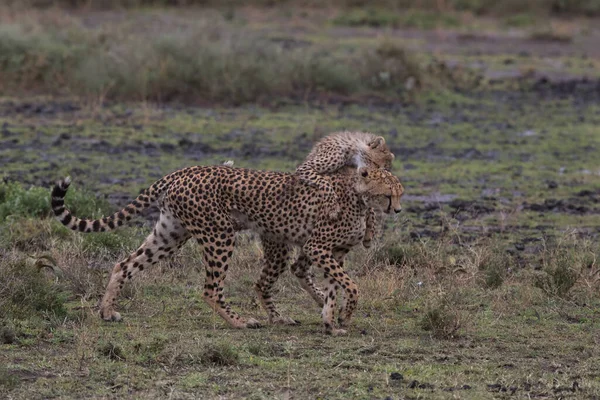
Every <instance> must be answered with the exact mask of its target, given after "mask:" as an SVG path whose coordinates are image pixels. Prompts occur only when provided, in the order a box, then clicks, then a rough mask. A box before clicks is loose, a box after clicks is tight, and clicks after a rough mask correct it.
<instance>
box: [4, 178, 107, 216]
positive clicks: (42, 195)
mask: <svg viewBox="0 0 600 400" xmlns="http://www.w3.org/2000/svg"><path fill="white" fill-rule="evenodd" d="M65 204H66V205H67V207H68V208H69V209H70V210H71V211H72V212H73V213H74V214H75V215H77V216H79V217H86V218H96V217H99V216H102V215H106V214H108V213H110V210H111V208H112V207H111V206H110V204H109V203H108V202H107V201H106V200H104V199H99V198H96V196H94V195H93V194H92V193H90V192H87V191H83V190H77V189H75V190H73V189H71V190H69V192H68V193H67V196H66V198H65ZM50 216H52V208H51V206H50V189H49V188H41V187H37V186H32V187H30V188H28V189H25V187H23V185H22V184H20V183H17V182H2V183H0V222H4V221H5V220H6V219H7V218H9V217H10V218H15V217H32V218H47V217H50Z"/></svg>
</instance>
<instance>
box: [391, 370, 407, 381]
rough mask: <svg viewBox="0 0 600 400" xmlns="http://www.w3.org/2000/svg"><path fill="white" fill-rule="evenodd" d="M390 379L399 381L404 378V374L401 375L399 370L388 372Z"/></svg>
mask: <svg viewBox="0 0 600 400" xmlns="http://www.w3.org/2000/svg"><path fill="white" fill-rule="evenodd" d="M390 379H391V380H393V381H401V380H403V379H404V376H402V374H401V373H399V372H392V373H391V374H390Z"/></svg>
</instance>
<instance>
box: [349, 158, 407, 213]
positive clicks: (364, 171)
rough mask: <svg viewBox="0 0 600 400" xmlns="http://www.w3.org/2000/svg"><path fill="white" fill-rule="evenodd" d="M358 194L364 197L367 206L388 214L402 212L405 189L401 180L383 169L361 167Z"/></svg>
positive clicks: (357, 186)
mask: <svg viewBox="0 0 600 400" xmlns="http://www.w3.org/2000/svg"><path fill="white" fill-rule="evenodd" d="M355 190H356V192H357V193H360V194H362V195H363V198H364V199H365V201H366V203H367V205H369V206H370V207H373V208H375V209H379V210H381V211H383V212H384V213H386V214H390V213H391V212H392V211H394V212H395V213H399V212H400V211H402V205H401V204H400V198H401V197H402V194H403V193H404V188H403V187H402V184H401V183H400V180H399V179H398V178H397V177H395V176H394V175H392V174H391V173H390V172H388V171H386V170H383V169H373V168H368V167H361V168H359V169H358V177H357V182H356V186H355Z"/></svg>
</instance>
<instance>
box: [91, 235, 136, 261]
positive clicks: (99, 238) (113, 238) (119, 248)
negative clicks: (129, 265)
mask: <svg viewBox="0 0 600 400" xmlns="http://www.w3.org/2000/svg"><path fill="white" fill-rule="evenodd" d="M82 240H83V251H85V252H86V253H90V254H92V255H95V256H98V255H101V254H103V253H107V254H106V255H107V256H108V257H109V258H111V259H112V258H114V257H115V256H116V255H117V254H119V253H121V252H123V251H131V250H133V249H134V247H135V246H136V245H139V244H140V243H141V241H140V240H139V238H137V237H136V235H135V233H134V232H133V231H132V230H131V229H127V228H121V229H120V230H117V231H115V232H94V233H90V234H84V235H83V237H82Z"/></svg>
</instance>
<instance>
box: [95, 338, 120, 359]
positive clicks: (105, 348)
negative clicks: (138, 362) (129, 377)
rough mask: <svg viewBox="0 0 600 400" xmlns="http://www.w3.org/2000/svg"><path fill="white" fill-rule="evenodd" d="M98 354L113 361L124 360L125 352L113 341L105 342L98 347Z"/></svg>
mask: <svg viewBox="0 0 600 400" xmlns="http://www.w3.org/2000/svg"><path fill="white" fill-rule="evenodd" d="M98 354H100V355H101V356H103V357H106V358H109V359H111V360H114V361H125V360H126V358H125V352H124V351H123V348H122V347H121V346H120V345H118V344H115V343H112V342H106V343H102V344H100V345H99V347H98Z"/></svg>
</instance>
